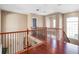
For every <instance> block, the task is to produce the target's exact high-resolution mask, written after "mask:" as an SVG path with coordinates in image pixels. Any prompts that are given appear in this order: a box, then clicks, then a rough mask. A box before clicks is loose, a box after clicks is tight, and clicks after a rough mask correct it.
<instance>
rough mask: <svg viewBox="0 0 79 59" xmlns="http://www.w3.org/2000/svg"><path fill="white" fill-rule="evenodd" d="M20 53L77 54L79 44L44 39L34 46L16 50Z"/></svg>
mask: <svg viewBox="0 0 79 59" xmlns="http://www.w3.org/2000/svg"><path fill="white" fill-rule="evenodd" d="M17 53H20V54H71V53H72V54H78V53H79V46H77V45H74V44H71V43H64V42H61V41H58V40H52V39H50V40H49V41H45V42H43V43H41V44H39V45H37V46H35V47H32V48H28V49H25V50H23V51H20V52H17Z"/></svg>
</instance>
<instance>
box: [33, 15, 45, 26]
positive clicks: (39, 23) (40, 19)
mask: <svg viewBox="0 0 79 59" xmlns="http://www.w3.org/2000/svg"><path fill="white" fill-rule="evenodd" d="M32 18H36V19H37V27H43V26H44V20H45V17H44V16H42V15H36V14H32Z"/></svg>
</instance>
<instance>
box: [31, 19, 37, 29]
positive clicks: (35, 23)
mask: <svg viewBox="0 0 79 59" xmlns="http://www.w3.org/2000/svg"><path fill="white" fill-rule="evenodd" d="M32 22H33V24H32V25H33V26H32V27H33V28H36V27H37V20H36V18H33V21H32Z"/></svg>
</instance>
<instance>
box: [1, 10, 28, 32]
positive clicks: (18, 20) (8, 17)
mask: <svg viewBox="0 0 79 59" xmlns="http://www.w3.org/2000/svg"><path fill="white" fill-rule="evenodd" d="M1 29H2V32H7V31H9V32H10V31H18V30H25V29H27V16H26V15H21V14H17V13H10V12H5V11H2V28H1Z"/></svg>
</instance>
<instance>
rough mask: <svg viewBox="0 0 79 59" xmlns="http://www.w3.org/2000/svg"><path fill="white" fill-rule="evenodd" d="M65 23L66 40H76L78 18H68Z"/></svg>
mask: <svg viewBox="0 0 79 59" xmlns="http://www.w3.org/2000/svg"><path fill="white" fill-rule="evenodd" d="M66 22H67V36H68V38H71V39H78V17H68V18H67V20H66Z"/></svg>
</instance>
